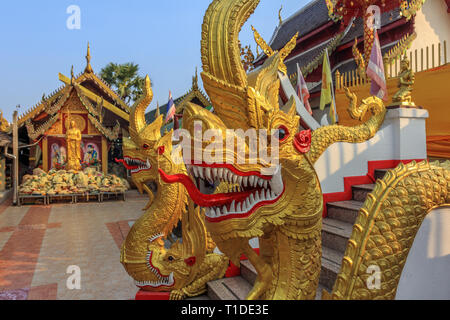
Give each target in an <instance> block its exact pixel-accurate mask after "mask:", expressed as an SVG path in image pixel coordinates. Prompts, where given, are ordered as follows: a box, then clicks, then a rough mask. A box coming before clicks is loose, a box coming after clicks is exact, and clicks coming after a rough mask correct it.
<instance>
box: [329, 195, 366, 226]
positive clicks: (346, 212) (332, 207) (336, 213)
mask: <svg viewBox="0 0 450 320" xmlns="http://www.w3.org/2000/svg"><path fill="white" fill-rule="evenodd" d="M362 205H363V202H361V201H355V200H346V201H338V202H328V203H327V211H328V217H329V218H332V219H336V220H339V221H343V222H347V223H351V224H354V223H355V221H356V217H357V216H358V212H359V209H361V207H362Z"/></svg>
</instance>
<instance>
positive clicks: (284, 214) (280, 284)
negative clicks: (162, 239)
mask: <svg viewBox="0 0 450 320" xmlns="http://www.w3.org/2000/svg"><path fill="white" fill-rule="evenodd" d="M258 3H259V0H214V1H213V2H212V4H211V5H210V6H209V8H208V10H207V12H206V14H205V18H204V23H203V28H202V41H201V53H202V64H203V72H202V78H203V84H204V87H205V90H206V91H207V93H208V95H209V97H210V98H211V101H212V103H213V106H214V111H215V114H213V113H211V112H209V111H207V110H205V109H203V108H201V107H199V106H196V105H194V104H190V105H189V106H188V107H187V108H186V109H185V111H184V115H183V127H184V128H185V129H187V130H189V132H190V135H191V136H192V137H193V139H191V142H190V149H191V150H194V153H195V155H194V157H192V155H191V157H187V156H186V155H185V154H184V158H185V161H186V165H187V169H188V170H187V171H188V172H189V174H190V176H187V175H184V174H178V175H173V174H170V173H169V172H166V171H165V170H164V169H161V170H160V175H161V177H162V179H163V181H165V182H167V183H175V184H176V183H181V184H183V185H184V186H185V187H186V189H187V190H188V192H189V196H190V198H191V199H192V200H193V201H194V202H195V203H196V204H197V205H199V206H201V207H205V208H206V210H205V219H206V228H207V230H208V231H209V232H210V234H211V236H212V238H213V240H214V241H215V243H216V244H217V246H218V248H219V249H220V250H221V251H222V252H224V253H225V254H226V255H227V256H228V257H229V258H230V259H231V261H232V262H233V263H234V264H236V265H239V258H240V256H241V254H245V255H246V256H247V257H248V258H249V261H250V262H251V263H252V264H253V266H254V267H255V269H256V271H257V280H256V282H255V285H254V287H253V289H252V290H251V291H250V293H249V295H248V297H247V298H248V299H277V300H285V299H314V297H315V293H316V289H317V286H318V281H319V274H320V269H321V228H322V208H323V198H322V192H321V188H320V183H319V180H318V177H317V174H316V172H315V170H314V163H315V162H316V161H317V160H318V159H319V157H320V155H321V154H322V153H323V152H324V151H325V150H326V149H327V148H328V147H329V146H330V145H332V144H333V143H335V142H340V141H341V142H351V143H358V142H364V141H366V140H368V139H370V138H372V137H373V136H374V135H375V133H376V132H377V131H378V129H379V128H380V126H381V124H382V123H383V121H384V118H385V114H386V108H385V107H384V105H383V102H382V101H381V100H380V99H378V98H376V97H370V98H368V99H366V100H363V103H362V105H361V106H360V107H359V108H358V110H363V111H371V112H372V113H373V116H372V117H371V118H370V119H369V120H368V121H367V122H366V123H363V124H361V125H359V126H356V127H343V126H339V125H335V126H329V127H324V128H320V129H318V130H316V131H315V132H314V133H312V134H311V132H310V131H302V132H298V127H299V117H298V116H297V115H296V108H295V102H294V100H293V99H291V100H290V101H289V102H288V103H287V105H285V106H283V107H280V105H279V98H278V94H279V86H280V83H279V80H278V70H279V66H280V62H281V59H280V53H279V52H275V53H274V54H273V55H271V56H270V57H269V58H268V59H267V60H266V62H265V63H264V65H263V66H262V67H261V68H259V69H257V70H254V71H252V72H250V73H249V74H247V73H245V71H244V69H243V67H242V64H241V61H240V52H239V46H238V37H239V32H240V29H241V28H242V25H243V24H244V23H245V21H246V20H247V19H248V18H249V16H250V15H251V14H252V13H253V11H254V10H255V8H256V7H257V5H258ZM352 98H353V100H352V102H353V103H352V105H353V106H354V108H356V98H355V97H354V96H352ZM283 110H285V111H283ZM358 110H354V111H353V113H354V114H360V113H361V112H360V111H358ZM361 116H362V115H361ZM210 130H212V131H214V132H217V133H218V134H217V135H216V136H214V138H212V137H209V138H206V135H207V133H208V132H211V131H210ZM239 130H241V131H245V130H247V132H249V130H250V131H251V130H256V131H257V132H261V131H263V132H266V133H267V134H266V137H265V138H261V135H260V136H259V138H258V136H257V135H256V140H257V142H256V145H259V146H262V147H261V148H260V150H259V151H260V153H259V154H257V156H256V159H255V155H254V154H253V153H252V144H251V143H250V142H249V141H244V142H242V140H238V139H239V137H238V134H237V132H239ZM230 132H234V134H230ZM203 136H205V138H204V139H202V137H203ZM198 137H200V139H199V138H198ZM225 141H226V142H227V143H226V146H224V142H225ZM229 141H233V142H236V141H240V143H238V144H237V145H238V148H235V146H236V143H234V144H233V143H228V142H229ZM264 142H266V145H264ZM272 142H273V143H274V144H272ZM273 146H275V147H273ZM196 147H197V149H196ZM198 147H200V149H201V150H200V151H201V152H198V151H199V150H198ZM239 148H241V149H242V150H244V155H242V154H241V152H240V151H239ZM211 149H214V152H212V151H211ZM261 151H265V152H267V153H266V154H271V155H272V156H273V158H272V161H267V157H262V156H261ZM276 151H278V153H277V152H276ZM198 153H199V154H205V155H206V154H207V153H208V154H210V155H214V158H215V161H213V162H211V161H209V159H206V160H202V161H198V157H197V156H198ZM192 158H194V161H192V160H189V159H192ZM186 159H188V160H186ZM243 159H244V160H246V161H242V160H243ZM254 160H256V161H254ZM189 161H190V162H189ZM197 179H205V180H206V179H207V180H210V182H213V183H214V184H215V185H217V184H219V183H220V182H228V183H234V184H237V185H238V187H237V188H235V189H234V190H233V191H232V192H223V193H218V192H216V193H215V194H209V195H207V194H203V193H202V192H201V191H200V190H199V189H198V188H197V187H196V184H195V183H193V180H197ZM255 237H258V238H259V247H260V254H259V255H258V254H256V253H255V251H254V250H253V249H252V248H251V246H250V245H249V240H250V239H251V238H255Z"/></svg>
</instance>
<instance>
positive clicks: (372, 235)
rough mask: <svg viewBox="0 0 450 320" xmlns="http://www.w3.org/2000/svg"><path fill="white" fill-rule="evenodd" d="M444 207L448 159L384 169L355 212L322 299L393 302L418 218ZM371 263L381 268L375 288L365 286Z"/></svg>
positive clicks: (449, 196)
mask: <svg viewBox="0 0 450 320" xmlns="http://www.w3.org/2000/svg"><path fill="white" fill-rule="evenodd" d="M430 190H432V192H431V191H430ZM449 204H450V161H447V162H446V163H443V164H440V163H439V162H436V163H428V162H427V161H424V162H421V163H416V162H411V163H409V164H407V165H403V164H401V165H399V166H398V167H397V168H396V169H394V170H391V171H389V172H388V173H387V174H386V175H385V177H384V178H383V179H382V180H378V181H377V183H376V185H375V189H374V191H373V192H372V193H371V194H369V196H368V197H367V200H366V201H365V203H364V205H363V207H362V208H361V209H360V210H359V214H358V217H357V219H356V222H355V225H354V227H353V233H352V235H351V237H350V240H349V241H348V245H347V249H346V251H345V256H344V258H343V261H342V266H341V271H340V272H339V274H338V276H337V280H336V282H335V284H334V287H333V291H332V293H331V294H329V293H327V292H325V291H324V293H323V298H324V299H336V300H342V299H346V300H348V299H351V300H356V299H362V300H368V299H370V300H372V299H377V300H380V299H383V300H387V299H389V300H390V299H394V298H395V295H396V293H397V287H398V284H399V281H400V277H401V274H402V270H403V268H404V266H405V263H406V259H407V257H408V254H409V251H410V249H411V247H412V245H413V242H414V239H415V237H416V234H417V232H418V231H419V228H420V226H421V224H422V222H423V220H424V219H425V217H426V216H427V214H428V213H429V212H431V210H433V209H434V208H437V207H439V206H443V205H449ZM371 265H374V266H378V267H379V268H380V276H381V279H380V280H381V283H382V286H381V288H380V289H372V290H369V289H368V288H367V285H366V280H367V277H368V274H367V270H368V267H369V266H371Z"/></svg>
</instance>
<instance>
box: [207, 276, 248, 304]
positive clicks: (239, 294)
mask: <svg viewBox="0 0 450 320" xmlns="http://www.w3.org/2000/svg"><path fill="white" fill-rule="evenodd" d="M252 287H253V285H251V284H250V283H249V282H248V281H247V280H245V279H244V278H243V277H241V276H238V277H232V278H223V279H219V280H215V281H211V282H208V297H209V298H210V299H211V300H245V298H246V297H247V295H248V293H249V292H250V290H251V289H252Z"/></svg>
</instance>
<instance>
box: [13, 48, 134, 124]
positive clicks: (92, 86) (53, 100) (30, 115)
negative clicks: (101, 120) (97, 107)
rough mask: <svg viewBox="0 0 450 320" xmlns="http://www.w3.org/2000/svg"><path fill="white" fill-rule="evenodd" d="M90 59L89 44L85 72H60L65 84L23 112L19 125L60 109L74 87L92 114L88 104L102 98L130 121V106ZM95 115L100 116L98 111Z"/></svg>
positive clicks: (97, 101) (106, 106)
mask: <svg viewBox="0 0 450 320" xmlns="http://www.w3.org/2000/svg"><path fill="white" fill-rule="evenodd" d="M90 59H91V56H90V47H89V44H88V50H87V55H86V61H87V63H86V68H85V70H84V72H83V73H81V74H79V75H77V76H75V75H74V74H73V67H72V72H71V78H70V79H69V78H67V77H65V76H63V75H62V74H60V80H61V81H63V82H64V83H65V84H64V85H62V86H61V87H59V88H58V89H56V90H55V91H53V92H52V93H51V94H50V95H48V96H45V95H44V96H43V97H42V100H41V101H40V102H38V103H37V104H36V105H35V106H33V107H32V108H30V109H28V110H27V111H26V112H24V113H23V114H21V115H20V116H19V118H18V126H19V127H21V126H23V125H24V124H25V123H26V122H27V121H30V120H35V119H36V118H38V119H40V118H45V116H46V115H45V114H53V111H54V110H53V109H55V108H56V109H58V110H59V108H61V106H62V105H63V104H64V102H65V101H66V99H67V98H68V96H69V94H70V92H71V90H72V89H73V88H76V90H77V94H78V95H79V96H80V99H83V100H84V101H85V102H84V103H83V105H85V107H86V108H87V109H88V111H89V113H90V114H91V113H92V112H93V111H92V110H93V109H92V110H89V109H90V106H87V105H88V104H89V105H91V104H99V103H100V100H102V103H103V104H104V105H103V107H104V108H105V109H112V110H113V111H116V112H114V113H115V114H116V115H118V116H119V117H121V118H123V119H124V120H126V121H128V115H129V113H130V107H129V106H128V105H127V104H126V103H125V102H124V101H123V100H122V99H121V98H120V97H119V95H118V94H117V93H116V92H115V91H114V90H112V89H111V87H110V86H109V85H108V84H107V83H106V82H105V81H104V80H103V79H102V78H101V77H99V76H98V75H96V74H95V73H94V71H93V69H92V67H91V64H90ZM95 100H96V101H95ZM94 115H95V116H98V112H97V114H94Z"/></svg>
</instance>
